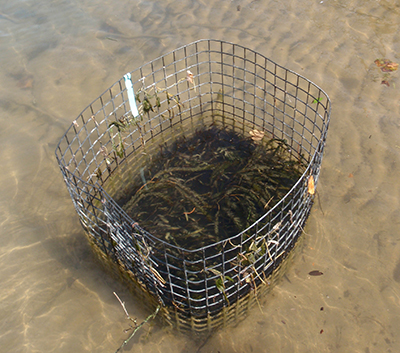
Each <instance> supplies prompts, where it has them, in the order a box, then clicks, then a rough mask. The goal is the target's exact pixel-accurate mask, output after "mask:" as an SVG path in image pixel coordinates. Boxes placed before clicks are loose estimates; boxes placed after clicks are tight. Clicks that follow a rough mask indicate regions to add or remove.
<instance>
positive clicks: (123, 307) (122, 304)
mask: <svg viewBox="0 0 400 353" xmlns="http://www.w3.org/2000/svg"><path fill="white" fill-rule="evenodd" d="M113 294H114V295H115V296H116V297H117V299H118V301H119V303H120V304H121V306H122V309H124V312H125V315H126V317H127V318H128V319H129V320H132V318H131V317H130V316H129V313H128V310H126V307H125V302H123V301H122V300H121V299H120V298H119V296H118V294H117V293H115V292H113Z"/></svg>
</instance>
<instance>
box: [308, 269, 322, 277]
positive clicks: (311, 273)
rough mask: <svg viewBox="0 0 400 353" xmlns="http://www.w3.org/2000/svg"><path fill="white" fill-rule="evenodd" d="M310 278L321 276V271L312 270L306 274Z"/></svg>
mask: <svg viewBox="0 0 400 353" xmlns="http://www.w3.org/2000/svg"><path fill="white" fill-rule="evenodd" d="M308 274H309V275H310V276H322V275H323V273H322V272H321V271H318V270H313V271H311V272H309V273H308Z"/></svg>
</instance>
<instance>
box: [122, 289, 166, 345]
mask: <svg viewBox="0 0 400 353" xmlns="http://www.w3.org/2000/svg"><path fill="white" fill-rule="evenodd" d="M114 294H115V293H114ZM115 296H116V297H117V298H118V296H117V295H116V294H115ZM118 300H119V302H120V303H121V305H122V302H121V300H120V299H119V298H118ZM122 307H123V308H124V311H125V313H126V314H127V311H126V309H125V306H124V305H123V306H122ZM160 308H161V305H159V306H157V308H156V310H155V311H154V313H153V314H151V315H149V316H148V317H147V318H146V319H145V320H144V321H143V322H142V323H141V324H140V325H138V326H137V327H136V328H135V329H134V330H133V332H132V333H131V335H130V336H129V337H128V338H127V339H126V340H125V341H124V342H122V344H121V346H120V347H119V348H118V349H117V350H116V351H115V353H118V352H119V351H121V349H122V348H123V347H124V346H125V345H126V344H128V342H129V341H130V340H131V339H132V337H133V336H134V335H135V334H136V332H138V331H139V329H140V328H141V327H142V326H143V325H144V324H145V323H147V321H149V320H150V319H154V318H155V317H156V315H157V314H158V312H159V310H160ZM128 316H129V314H128Z"/></svg>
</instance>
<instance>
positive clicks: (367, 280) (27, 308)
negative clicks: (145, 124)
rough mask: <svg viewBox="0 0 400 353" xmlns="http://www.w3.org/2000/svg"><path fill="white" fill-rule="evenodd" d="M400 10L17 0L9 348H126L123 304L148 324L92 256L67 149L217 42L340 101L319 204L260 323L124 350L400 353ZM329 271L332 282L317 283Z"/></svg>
mask: <svg viewBox="0 0 400 353" xmlns="http://www.w3.org/2000/svg"><path fill="white" fill-rule="evenodd" d="M399 15H400V7H399V4H398V2H397V1H394V0H393V1H389V0H388V1H375V0H374V1H373V0H358V1H352V0H350V1H349V0H346V1H344V0H341V1H339V0H338V1H333V0H323V1H321V0H317V1H315V0H313V1H311V0H304V1H291V0H288V1H281V2H276V1H271V0H253V1H250V0H247V1H246V0H245V1H239V0H234V1H231V0H219V1H214V2H211V3H209V2H206V1H204V0H200V1H190V0H178V1H168V0H167V1H160V0H153V1H123V0H114V1H108V0H107V1H100V2H99V1H93V0H90V1H87V0H84V1H76V0H75V1H74V0H72V1H62V0H60V1H54V0H53V1H50V0H48V1H43V2H41V3H40V2H37V1H33V0H28V1H22V0H14V1H5V2H3V3H2V5H1V6H0V46H1V50H0V62H1V66H0V79H1V82H2V84H1V86H0V146H1V148H0V160H1V166H2V170H1V173H0V195H1V197H0V215H1V218H0V224H1V228H0V237H1V242H0V247H1V248H0V249H1V250H0V263H1V266H0V281H1V283H2V290H1V292H0V346H1V347H2V349H1V350H2V351H4V352H114V351H115V350H116V349H117V348H118V346H119V345H120V344H121V343H122V341H123V340H124V339H125V338H126V337H127V336H128V334H127V333H124V332H123V330H124V329H126V328H127V327H128V323H129V322H128V321H127V320H126V318H125V316H124V313H123V310H122V308H121V306H120V304H119V303H118V301H117V300H116V298H115V297H114V295H113V291H116V292H117V293H118V294H119V296H120V297H121V298H122V299H123V300H124V301H125V302H126V306H127V308H128V311H129V312H130V314H131V315H132V316H134V317H137V318H138V321H139V322H140V321H142V320H143V319H144V318H146V317H147V316H148V315H149V314H150V313H149V312H148V311H146V309H144V307H143V305H142V304H141V303H140V302H137V301H135V299H134V298H133V297H132V296H131V295H130V294H129V291H128V290H127V289H126V288H125V287H124V285H122V284H121V283H119V282H118V281H116V280H114V279H113V278H112V277H111V276H109V275H108V274H107V273H106V272H104V270H103V269H102V268H101V267H100V266H99V264H98V262H97V261H96V260H95V257H94V256H93V254H92V252H91V249H90V247H89V245H88V244H87V242H86V239H85V237H84V235H83V231H82V228H81V226H80V224H79V222H78V217H77V215H76V214H75V211H74V209H73V206H72V203H71V200H70V197H69V195H68V192H67V190H66V188H65V185H64V183H63V180H62V177H61V175H60V172H59V170H58V166H57V164H56V161H55V157H54V149H55V146H56V143H57V142H58V140H59V138H60V137H61V136H62V134H63V133H64V132H65V130H66V129H67V127H68V126H69V125H70V123H71V121H72V120H74V119H75V117H76V116H77V115H78V114H79V112H80V111H81V110H82V109H83V108H84V107H85V106H86V105H87V104H88V103H90V102H91V101H92V100H93V99H95V98H96V97H97V96H98V95H99V94H101V93H102V92H103V91H104V90H105V89H106V88H107V87H108V86H110V85H111V84H112V83H114V82H115V81H116V80H118V79H119V78H120V77H121V76H122V75H123V74H125V73H126V72H128V71H131V70H133V69H135V68H136V67H138V66H139V65H141V64H143V63H145V62H147V61H149V60H151V59H154V58H155V57H157V56H159V55H161V54H163V53H165V52H166V51H170V50H173V49H175V48H177V47H178V46H180V45H183V44H186V43H189V42H192V41H194V40H196V39H200V38H215V39H223V40H227V41H231V42H234V43H238V44H242V45H244V46H248V47H249V48H251V49H254V50H257V51H259V52H260V53H262V54H264V55H266V56H267V57H269V58H270V59H272V60H274V61H275V62H277V63H279V64H281V65H283V66H286V67H288V68H290V69H292V70H294V71H296V72H298V73H300V74H302V75H304V76H305V77H307V78H309V79H311V80H312V81H314V82H315V83H316V84H318V85H319V86H321V87H322V88H323V89H324V90H326V91H327V93H328V94H329V96H330V97H331V99H332V103H333V111H332V118H331V125H330V130H329V133H328V141H327V147H326V150H325V151H326V153H325V156H324V161H323V166H322V173H321V177H320V180H319V184H318V196H317V202H316V204H315V206H314V208H313V211H312V213H311V216H310V218H309V221H308V223H307V227H306V229H305V231H306V233H307V234H305V235H304V241H303V243H302V244H301V248H300V249H299V251H298V254H297V256H295V258H294V259H293V260H292V263H291V264H290V266H289V268H288V270H287V273H286V276H285V277H284V278H283V279H282V280H281V281H280V282H279V284H278V285H277V286H276V287H275V288H274V289H273V290H272V292H271V293H270V294H269V295H268V296H267V297H266V298H265V299H264V300H263V301H262V302H261V306H262V308H261V309H262V311H261V310H260V308H257V307H255V308H254V309H253V310H252V311H251V313H250V315H249V317H248V318H246V320H245V321H243V322H242V323H240V324H239V325H238V326H237V327H235V328H227V329H224V330H221V331H218V332H217V333H215V335H213V336H212V337H210V338H209V339H208V340H206V341H202V342H200V343H194V342H192V341H191V340H190V339H189V338H187V337H183V336H180V335H177V334H176V333H174V332H171V331H170V330H169V329H166V328H163V327H160V326H157V325H156V326H154V327H153V328H152V329H151V330H150V331H149V329H148V326H147V327H146V328H144V329H143V330H141V333H140V334H138V335H137V336H135V338H134V339H133V340H132V341H131V342H130V343H129V344H128V346H127V349H126V351H135V352H196V351H198V352H221V353H222V352H396V351H399V350H400V341H399V339H398V332H400V319H399V316H400V315H399V314H400V235H399V232H398V229H399V223H400V221H399V220H400V218H399V217H400V211H399V199H400V195H399V191H400V181H399V178H398V175H399V172H400V162H399V161H400V141H399V136H400V134H399V132H400V131H399V130H400V120H399V103H398V102H399V99H398V98H399V93H398V92H399V88H400V82H399V80H398V75H399V74H398V72H393V73H389V74H388V77H383V73H382V72H381V71H380V70H379V69H378V68H377V67H376V65H375V64H374V60H375V59H377V58H388V59H390V60H392V61H394V62H398V61H400V58H399V54H398V53H399V51H400V48H399V47H400V41H399V34H398V28H399V23H400V16H399ZM382 80H388V81H389V85H390V86H389V87H388V86H387V85H385V84H381V81H382ZM314 269H318V270H320V271H322V272H323V273H324V274H323V275H322V276H318V277H311V276H309V275H308V272H310V271H311V270H314ZM321 308H323V310H321Z"/></svg>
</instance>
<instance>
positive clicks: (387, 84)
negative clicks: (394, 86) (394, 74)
mask: <svg viewBox="0 0 400 353" xmlns="http://www.w3.org/2000/svg"><path fill="white" fill-rule="evenodd" d="M381 85H386V86H388V87H389V86H390V84H389V81H388V80H382V82H381Z"/></svg>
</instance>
